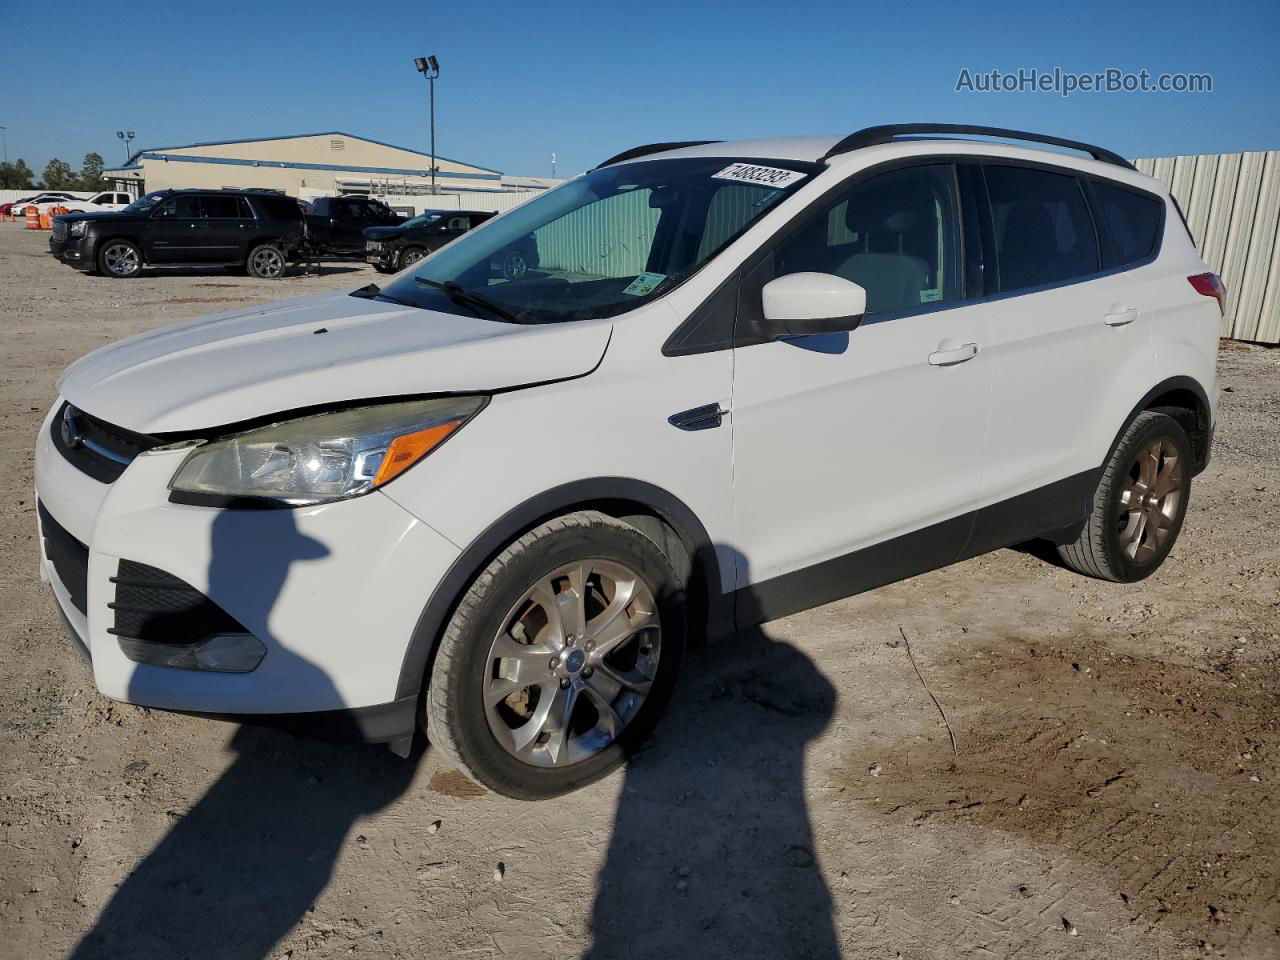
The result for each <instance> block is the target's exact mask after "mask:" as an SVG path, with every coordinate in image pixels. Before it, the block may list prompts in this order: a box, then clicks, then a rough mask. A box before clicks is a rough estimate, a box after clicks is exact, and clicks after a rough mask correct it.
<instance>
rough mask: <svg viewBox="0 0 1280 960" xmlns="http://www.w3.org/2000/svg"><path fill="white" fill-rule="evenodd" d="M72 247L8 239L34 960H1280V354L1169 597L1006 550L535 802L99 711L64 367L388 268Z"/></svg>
mask: <svg viewBox="0 0 1280 960" xmlns="http://www.w3.org/2000/svg"><path fill="white" fill-rule="evenodd" d="M44 245H45V238H44V235H41V234H28V233H25V232H24V231H23V230H22V229H21V227H20V225H17V224H2V225H0V278H3V281H4V287H5V291H6V308H5V312H4V321H5V334H6V338H7V353H8V356H9V358H10V359H9V362H8V363H7V364H6V365H5V370H4V373H3V388H2V389H3V405H0V449H2V450H3V455H4V458H5V463H6V464H7V465H8V467H9V469H7V470H5V471H4V476H3V480H0V482H3V483H4V484H5V486H6V487H7V489H6V490H5V493H6V496H4V497H3V499H2V500H0V537H3V544H4V550H3V552H2V557H3V559H2V561H0V562H2V563H3V568H2V569H0V614H3V615H2V616H0V732H2V737H0V830H2V831H3V834H2V835H3V843H2V844H0V937H3V942H4V944H5V947H4V949H3V951H2V952H3V953H4V954H5V955H7V956H13V957H24V958H33V957H52V956H64V955H68V954H71V953H74V954H75V955H76V956H78V957H117V958H118V957H129V958H146V957H163V958H181V957H191V958H203V957H218V958H222V957H227V958H257V957H290V956H292V957H303V956H306V957H337V956H342V957H347V956H351V955H353V954H355V955H365V956H377V957H415V958H416V957H474V958H480V957H500V956H519V957H530V958H541V957H546V958H566V957H573V956H582V955H587V956H590V957H593V958H612V957H663V958H669V957H681V956H688V957H700V958H701V957H733V958H737V960H741V958H747V957H768V958H779V957H815V958H825V957H832V956H837V955H842V956H846V957H857V958H862V957H874V958H880V957H883V958H888V960H893V958H896V957H901V958H904V960H912V958H924V957H939V958H943V957H945V958H956V957H983V958H993V957H994V958H1007V957H1015V956H1016V957H1022V958H1056V957H1097V958H1103V957H1106V958H1126V960H1132V958H1146V957H1188V956H1205V955H1212V956H1229V957H1280V843H1278V841H1280V836H1278V828H1277V820H1276V813H1275V811H1276V801H1277V799H1280V765H1278V764H1277V759H1278V758H1280V728H1278V727H1277V718H1278V717H1280V705H1278V701H1277V694H1278V693H1280V682H1278V680H1277V671H1276V667H1277V656H1278V653H1280V592H1278V591H1277V584H1278V583H1280V547H1278V546H1277V544H1280V512H1278V511H1277V492H1280V418H1278V417H1277V412H1278V411H1280V351H1276V350H1266V349H1262V348H1257V347H1245V346H1239V345H1226V346H1225V347H1224V350H1223V353H1222V357H1221V361H1220V369H1221V374H1222V380H1223V383H1224V391H1225V392H1224V393H1223V396H1222V406H1221V418H1220V424H1219V428H1218V444H1217V448H1216V451H1215V457H1214V461H1213V464H1212V465H1211V466H1210V468H1209V470H1208V471H1207V472H1206V473H1205V474H1204V475H1203V476H1202V477H1200V478H1199V479H1198V480H1197V481H1196V482H1195V486H1194V493H1193V496H1192V501H1191V508H1190V512H1189V514H1188V517H1187V521H1186V526H1185V528H1184V530H1183V534H1182V538H1181V541H1180V543H1179V544H1178V546H1177V548H1176V549H1175V550H1174V553H1173V555H1172V556H1171V557H1170V559H1169V561H1168V562H1167V563H1166V564H1165V565H1164V567H1163V568H1162V569H1161V570H1160V571H1159V573H1158V574H1156V575H1155V576H1154V577H1152V578H1151V579H1149V580H1147V581H1146V582H1145V583H1143V584H1140V585H1137V586H1113V585H1110V584H1104V583H1099V582H1096V581H1091V580H1086V579H1083V578H1081V577H1078V576H1075V575H1073V574H1070V573H1068V572H1066V571H1065V570H1062V569H1060V568H1058V567H1056V566H1054V565H1052V564H1049V563H1047V562H1045V561H1044V560H1043V559H1040V558H1038V557H1037V556H1036V555H1035V553H1034V552H1028V551H1015V550H1003V551H1000V552H998V553H994V554H991V555H988V556H985V557H981V558H978V559H976V560H971V561H969V562H967V563H963V564H960V565H958V566H955V567H952V568H950V569H947V570H942V571H938V572H936V573H932V574H929V575H927V576H922V577H917V578H915V579H913V580H910V581H907V582H905V583H901V584H897V585H895V586H892V587H888V588H885V589H881V590H878V591H875V592H873V593H871V594H867V595H864V596H862V597H857V598H854V599H851V600H847V601H844V602H841V603H836V604H832V605H830V606H827V607H823V608H821V609H818V610H814V611H810V612H808V613H805V614H801V615H798V616H795V617H791V618H790V619H787V620H784V621H781V622H779V623H776V624H773V625H770V626H769V627H767V628H766V629H765V630H763V631H755V632H752V633H751V634H749V635H746V636H742V637H739V638H737V640H736V641H734V642H726V643H723V644H716V645H713V646H712V647H710V648H708V649H704V650H701V651H696V652H695V653H693V654H692V655H691V656H690V658H689V659H688V662H687V664H686V670H685V675H684V679H683V681H682V686H681V689H680V690H679V692H678V694H677V701H676V703H675V704H674V706H673V708H672V710H671V713H670V715H669V717H668V719H667V720H666V721H665V722H664V724H663V725H662V726H661V728H660V729H659V732H658V735H657V736H656V737H655V739H654V741H653V743H652V745H651V746H650V748H649V749H647V750H646V751H644V752H643V753H641V754H640V755H639V756H638V757H637V758H636V759H635V760H634V761H633V762H632V763H631V765H630V766H629V767H628V768H627V769H626V770H625V771H621V772H619V773H617V774H615V775H614V776H612V777H610V778H608V779H606V780H604V781H603V782H601V783H599V784H596V785H595V786H593V787H591V788H589V789H586V790H583V791H581V792H579V793H576V794H574V795H572V796H569V797H565V798H563V799H560V800H557V801H554V802H547V803H540V804H522V803H518V802H514V801H508V800H505V799H502V798H499V797H495V796H492V795H487V794H486V793H485V792H484V791H483V790H481V789H479V788H477V787H475V786H474V785H472V784H471V783H469V782H468V781H466V780H465V779H463V778H461V777H460V776H459V775H457V774H456V773H454V772H452V771H451V770H450V769H449V768H448V767H447V766H446V765H445V764H443V763H442V762H441V760H440V758H439V756H437V755H434V754H433V753H432V752H431V750H430V749H429V748H427V749H426V750H425V752H420V753H419V754H418V755H416V756H415V757H414V759H413V760H410V761H402V760H399V759H398V758H396V757H394V756H392V755H391V754H390V753H389V751H386V750H385V749H381V748H376V747H334V746H327V745H324V744H319V743H313V742H310V741H305V740H299V739H294V738H291V737H289V736H287V735H285V734H278V733H271V732H265V731H261V730H253V729H249V728H237V727H235V726H231V725H227V724H221V723H217V722H213V721H206V720H199V719H193V718H187V717H181V716H175V715H170V714H164V713H159V712H153V711H148V710H144V709H140V708H136V707H131V706H125V705H121V704H115V703H111V702H109V701H107V700H105V699H104V698H103V697H101V696H99V695H98V694H97V692H96V691H95V690H94V687H93V683H92V679H91V677H90V676H89V673H88V671H87V668H86V667H85V665H84V664H83V663H82V662H81V661H80V660H79V659H78V657H77V656H76V654H75V653H74V652H73V651H72V649H71V647H70V646H69V645H68V643H67V641H66V638H65V637H64V635H63V632H62V627H61V625H60V623H59V621H58V617H57V614H56V612H55V609H54V605H53V602H52V598H51V597H50V595H49V593H48V589H47V588H46V587H45V586H43V585H42V584H41V583H39V581H38V579H37V577H36V560H37V545H36V541H35V537H34V532H35V510H34V504H33V500H32V487H31V484H32V477H31V448H32V443H33V435H34V433H35V431H36V429H37V426H38V424H39V421H40V418H41V416H42V414H43V412H44V411H45V410H46V409H47V407H48V405H49V403H50V402H51V401H52V399H53V397H54V392H55V387H54V384H55V380H56V378H57V376H58V374H59V372H60V371H61V370H62V368H63V367H64V366H65V365H66V364H68V363H69V362H71V361H72V360H74V359H75V358H76V357H78V356H80V355H81V354H83V353H85V352H86V351H88V350H90V349H92V348H94V347H96V346H98V345H100V344H102V343H106V342H107V341H110V340H114V339H116V338H118V337H121V336H125V335H127V334H130V333H134V332H136V331H139V330H145V329H149V328H152V327H155V326H159V325H161V324H164V323H167V322H170V321H172V320H177V319H181V318H184V317H189V316H195V315H199V314H202V313H209V312H213V311H215V310H218V309H222V308H225V307H228V306H230V305H234V304H239V303H252V302H257V301H266V300H272V299H277V298H281V297H285V296H291V295H294V294H296V293H301V292H305V291H313V290H318V289H323V288H325V287H347V288H354V287H356V286H359V285H362V284H364V283H367V282H369V281H370V280H372V279H374V275H373V273H372V272H371V271H368V270H366V269H365V268H363V267H355V266H353V265H347V266H344V267H343V268H342V271H343V272H336V270H335V271H334V272H330V273H327V274H326V275H325V276H323V277H320V278H290V279H287V280H284V281H279V282H274V283H272V282H267V281H254V280H249V279H247V278H237V277H232V276H229V275H226V274H224V273H222V272H220V271H216V270H210V271H194V270H193V271H174V272H169V273H166V274H163V275H154V276H152V275H149V276H147V277H145V278H143V279H141V280H137V281H130V282H118V281H110V280H105V279H101V278H96V277H84V276H81V275H80V274H78V273H75V272H73V271H71V270H69V269H67V268H64V267H61V266H60V265H58V264H56V263H54V262H53V261H52V260H51V259H50V258H49V257H48V256H47V254H46V253H45V252H44ZM900 629H901V632H900ZM904 636H905V638H906V639H907V641H908V642H907V643H904V642H903V637H904ZM912 658H914V662H915V665H916V666H918V668H919V676H917V673H916V670H915V669H914V668H913V664H912ZM921 678H923V680H924V682H925V683H927V685H928V689H929V690H931V691H932V693H933V694H934V695H935V696H936V697H937V700H938V702H939V704H940V705H941V708H942V710H943V711H945V717H946V721H947V723H948V724H949V726H950V730H951V731H952V732H953V733H954V736H955V751H954V752H953V750H952V741H951V739H950V737H949V735H948V730H947V727H946V726H944V723H943V719H942V717H941V716H940V713H939V710H938V708H937V707H935V706H934V703H933V701H932V700H931V699H930V697H929V695H928V693H927V692H926V689H925V687H924V684H922V682H921Z"/></svg>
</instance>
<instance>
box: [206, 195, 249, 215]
mask: <svg viewBox="0 0 1280 960" xmlns="http://www.w3.org/2000/svg"><path fill="white" fill-rule="evenodd" d="M243 202H244V201H243V200H241V199H240V198H239V197H228V196H220V197H217V196H208V197H204V198H202V200H201V203H200V209H201V210H203V211H204V215H205V216H206V217H207V218H209V219H210V220H234V219H237V218H240V217H243V216H244V214H243V213H241V212H240V204H241V203H243Z"/></svg>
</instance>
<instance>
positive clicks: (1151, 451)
mask: <svg viewBox="0 0 1280 960" xmlns="http://www.w3.org/2000/svg"><path fill="white" fill-rule="evenodd" d="M1182 470H1183V463H1182V457H1181V456H1179V455H1178V448H1177V447H1176V446H1175V445H1174V444H1173V442H1172V441H1170V440H1168V439H1166V438H1156V439H1154V440H1152V441H1151V443H1149V444H1147V446H1145V447H1143V448H1142V449H1141V450H1140V451H1138V455H1137V457H1136V458H1135V460H1134V462H1133V464H1132V465H1131V466H1130V468H1129V478H1128V482H1127V483H1126V484H1125V486H1124V487H1123V488H1122V489H1121V491H1120V515H1119V518H1118V522H1117V526H1118V530H1119V536H1120V548H1121V550H1122V551H1123V553H1124V555H1125V557H1126V558H1128V560H1129V561H1130V562H1131V563H1137V564H1142V563H1150V562H1151V561H1152V560H1154V559H1155V558H1156V557H1157V556H1158V555H1159V553H1160V551H1161V549H1162V548H1163V547H1164V545H1165V543H1166V542H1167V541H1168V539H1169V535H1170V533H1171V532H1172V530H1173V528H1174V525H1175V524H1176V523H1177V520H1178V509H1179V506H1180V504H1181V502H1182Z"/></svg>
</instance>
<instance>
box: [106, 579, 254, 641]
mask: <svg viewBox="0 0 1280 960" xmlns="http://www.w3.org/2000/svg"><path fill="white" fill-rule="evenodd" d="M111 582H112V583H114V584H115V585H116V598H115V600H114V601H113V602H112V603H109V604H107V606H109V607H110V608H111V609H112V610H114V611H115V624H114V626H112V627H110V628H109V629H108V630H107V632H108V633H112V634H115V635H116V636H117V637H121V638H123V639H125V640H141V641H145V642H147V643H162V644H169V645H172V646H176V647H188V646H193V645H195V644H199V643H202V642H203V641H205V640H208V639H209V638H210V637H214V636H217V635H219V634H223V633H248V632H249V631H248V630H246V629H245V628H244V627H242V626H241V625H240V623H239V622H238V621H237V620H236V618H235V617H233V616H231V614H229V613H227V612H226V611H225V610H223V609H222V608H221V607H220V606H218V605H217V604H216V603H214V602H213V601H212V600H210V599H209V598H208V597H206V596H205V595H204V594H203V593H201V592H200V591H199V590H197V589H196V588H195V587H193V586H191V584H189V583H187V582H186V581H185V580H179V579H178V578H177V577H175V576H174V575H173V574H171V573H166V572H165V571H163V570H160V569H158V568H156V567H151V566H147V564H145V563H138V562H136V561H134V560H121V561H120V567H119V569H118V570H117V571H116V575H115V576H114V577H112V578H111Z"/></svg>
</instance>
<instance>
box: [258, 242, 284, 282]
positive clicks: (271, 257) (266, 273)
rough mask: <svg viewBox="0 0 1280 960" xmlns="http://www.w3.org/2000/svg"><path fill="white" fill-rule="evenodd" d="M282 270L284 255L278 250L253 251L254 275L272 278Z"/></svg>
mask: <svg viewBox="0 0 1280 960" xmlns="http://www.w3.org/2000/svg"><path fill="white" fill-rule="evenodd" d="M283 270H284V257H282V256H281V255H280V252H279V251H278V250H272V249H269V248H268V249H266V250H255V251H254V253H253V272H254V275H255V276H259V277H264V278H266V279H268V280H274V279H275V278H276V277H278V276H280V273H281V271H283Z"/></svg>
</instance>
